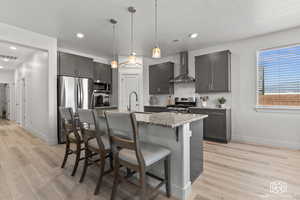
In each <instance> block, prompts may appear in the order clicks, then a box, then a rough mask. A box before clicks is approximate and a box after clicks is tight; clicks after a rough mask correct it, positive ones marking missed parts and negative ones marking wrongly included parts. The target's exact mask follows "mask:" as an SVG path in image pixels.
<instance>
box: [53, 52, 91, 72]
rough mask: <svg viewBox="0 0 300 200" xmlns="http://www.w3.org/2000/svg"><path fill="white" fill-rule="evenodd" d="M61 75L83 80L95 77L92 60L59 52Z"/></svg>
mask: <svg viewBox="0 0 300 200" xmlns="http://www.w3.org/2000/svg"><path fill="white" fill-rule="evenodd" d="M58 63H59V75H62V76H74V77H82V78H92V77H93V66H92V59H90V58H86V57H83V56H77V55H73V54H69V53H63V52H59V61H58Z"/></svg>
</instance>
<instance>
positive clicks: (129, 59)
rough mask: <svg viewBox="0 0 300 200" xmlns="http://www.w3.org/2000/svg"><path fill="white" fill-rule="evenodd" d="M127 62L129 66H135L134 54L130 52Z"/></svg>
mask: <svg viewBox="0 0 300 200" xmlns="http://www.w3.org/2000/svg"><path fill="white" fill-rule="evenodd" d="M128 62H129V63H130V64H136V55H135V53H134V52H132V53H131V54H130V55H129V56H128Z"/></svg>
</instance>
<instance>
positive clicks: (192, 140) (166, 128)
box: [97, 108, 207, 200]
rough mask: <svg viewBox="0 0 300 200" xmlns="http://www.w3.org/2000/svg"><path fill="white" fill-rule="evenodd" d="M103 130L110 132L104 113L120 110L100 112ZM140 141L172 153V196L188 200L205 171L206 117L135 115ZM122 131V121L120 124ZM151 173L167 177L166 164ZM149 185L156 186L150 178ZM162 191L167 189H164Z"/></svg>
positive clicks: (192, 115)
mask: <svg viewBox="0 0 300 200" xmlns="http://www.w3.org/2000/svg"><path fill="white" fill-rule="evenodd" d="M97 111H98V119H99V122H100V123H99V125H100V129H101V127H102V128H103V131H105V130H106V129H107V127H106V122H105V119H104V111H108V112H120V111H119V110H118V109H113V108H112V109H106V110H103V109H97ZM135 114H136V119H137V122H138V130H139V135H140V140H141V141H143V142H146V143H152V144H157V145H161V146H164V147H166V148H168V149H169V150H170V151H171V177H172V178H171V195H172V196H173V197H175V198H176V199H179V200H188V198H189V196H190V193H191V191H192V186H191V185H192V183H193V182H194V181H195V180H196V179H197V178H198V177H199V176H200V175H201V174H202V172H203V119H205V118H206V117H207V115H201V114H189V113H188V114H181V113H173V112H160V113H150V112H136V113H135ZM117 126H118V127H117V128H118V129H120V130H122V128H123V127H124V126H125V125H124V124H123V123H122V122H120V123H119V124H118V125H117ZM151 172H152V173H153V174H155V175H157V176H160V177H163V176H164V168H163V163H158V164H157V165H155V166H154V167H153V168H152V169H151ZM149 181H150V182H149V184H151V185H153V186H154V185H156V182H152V181H151V179H149ZM161 190H163V191H164V190H165V188H164V187H162V188H161Z"/></svg>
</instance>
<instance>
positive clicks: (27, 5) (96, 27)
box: [0, 0, 300, 57]
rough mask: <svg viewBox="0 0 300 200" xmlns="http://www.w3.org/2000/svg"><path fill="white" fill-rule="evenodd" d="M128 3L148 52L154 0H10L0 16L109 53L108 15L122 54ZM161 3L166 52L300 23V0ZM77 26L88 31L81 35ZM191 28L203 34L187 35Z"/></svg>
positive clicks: (142, 49)
mask: <svg viewBox="0 0 300 200" xmlns="http://www.w3.org/2000/svg"><path fill="white" fill-rule="evenodd" d="M128 6H135V7H136V8H137V13H136V15H135V16H136V17H135V44H134V46H135V51H136V52H137V54H138V55H144V56H148V55H150V52H151V48H152V47H153V40H154V35H153V34H154V0H85V1H82V0H80V1H79V0H63V1H62V0H51V1H41V0H26V1H20V0H9V1H8V0H6V1H5V3H2V4H1V7H0V21H1V22H3V23H7V24H10V25H15V26H18V27H21V28H25V29H28V30H31V31H34V32H38V33H41V34H45V35H48V36H52V37H56V38H58V42H59V44H58V45H59V47H61V48H66V49H71V50H77V51H81V52H84V53H87V54H92V55H96V56H104V57H110V56H111V54H112V44H111V42H112V27H111V24H109V22H108V20H109V19H110V18H115V19H117V20H118V22H119V23H118V31H117V32H118V37H119V54H120V55H126V54H128V53H129V50H128V49H129V46H130V26H129V25H130V15H129V13H128V12H127V7H128ZM158 6H159V10H158V14H159V18H158V20H159V44H160V47H161V48H162V51H163V54H164V55H171V54H173V53H175V52H179V51H181V50H194V49H199V48H204V47H208V46H212V45H216V44H219V43H224V42H228V41H233V40H239V39H243V38H248V37H253V36H257V35H262V34H266V33H270V32H275V31H280V30H284V29H289V28H293V27H297V26H299V25H300V15H299V13H300V1H299V0H222V1H220V0H188V1H187V0H186V1H184V0H158ZM77 32H82V33H84V34H85V36H86V37H85V38H84V39H77V38H76V36H75V34H76V33H77ZM193 32H197V33H199V37H198V38H196V39H190V38H188V34H190V33H193ZM175 39H178V40H179V42H173V40H175Z"/></svg>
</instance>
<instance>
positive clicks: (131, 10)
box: [128, 6, 136, 64]
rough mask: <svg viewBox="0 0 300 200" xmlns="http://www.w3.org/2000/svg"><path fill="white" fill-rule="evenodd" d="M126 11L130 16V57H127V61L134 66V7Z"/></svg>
mask: <svg viewBox="0 0 300 200" xmlns="http://www.w3.org/2000/svg"><path fill="white" fill-rule="evenodd" d="M128 11H129V12H130V14H131V35H130V43H131V44H130V55H129V56H128V61H129V63H130V64H136V53H135V52H134V51H133V15H134V13H135V12H136V9H135V8H134V7H132V6H131V7H129V8H128Z"/></svg>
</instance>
